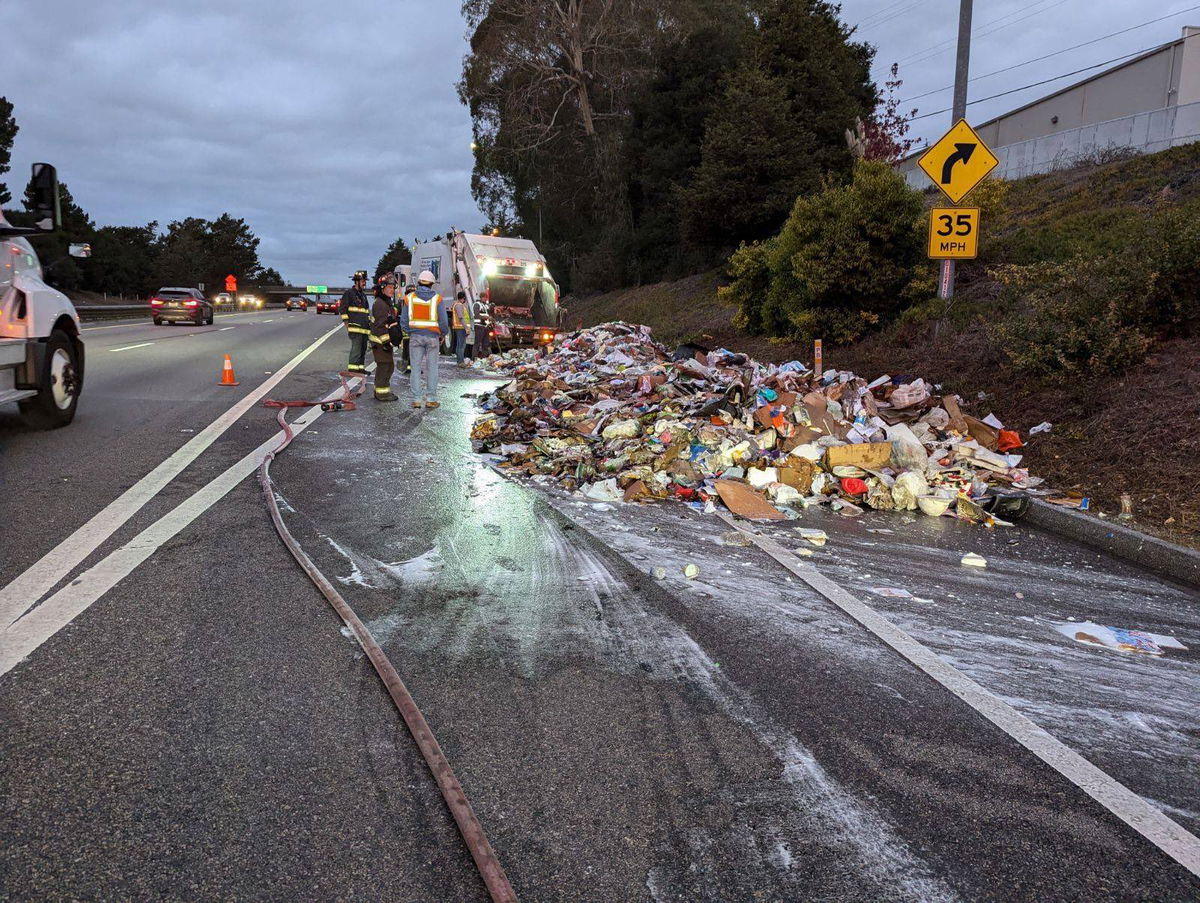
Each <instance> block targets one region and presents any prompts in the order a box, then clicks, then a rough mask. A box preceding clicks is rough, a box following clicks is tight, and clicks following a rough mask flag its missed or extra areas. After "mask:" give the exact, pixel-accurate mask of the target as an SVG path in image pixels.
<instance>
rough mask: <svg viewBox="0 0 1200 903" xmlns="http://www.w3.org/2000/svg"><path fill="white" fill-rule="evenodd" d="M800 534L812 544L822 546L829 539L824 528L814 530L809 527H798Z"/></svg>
mask: <svg viewBox="0 0 1200 903" xmlns="http://www.w3.org/2000/svg"><path fill="white" fill-rule="evenodd" d="M799 530H800V536H801V537H802V538H803V539H807V540H808V541H809V542H811V543H812V544H813V545H814V546H823V545H825V542H826V541H827V540H828V539H829V537H828V536H827V535H826V533H825V531H824V530H814V529H812V528H810V527H800V528H799Z"/></svg>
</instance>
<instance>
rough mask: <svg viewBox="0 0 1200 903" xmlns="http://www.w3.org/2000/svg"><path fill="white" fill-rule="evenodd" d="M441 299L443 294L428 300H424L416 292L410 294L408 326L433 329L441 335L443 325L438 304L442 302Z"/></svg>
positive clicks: (410, 327)
mask: <svg viewBox="0 0 1200 903" xmlns="http://www.w3.org/2000/svg"><path fill="white" fill-rule="evenodd" d="M441 300H442V296H441V295H434V296H433V297H432V298H430V299H429V300H428V301H425V300H422V299H421V297H420V296H418V295H417V293H416V292H413V293H412V294H411V295H409V296H408V328H409V329H432V330H433V331H434V332H436V333H438V334H439V335H440V334H441V332H442V327H441V324H440V323H439V322H438V304H440V303H441Z"/></svg>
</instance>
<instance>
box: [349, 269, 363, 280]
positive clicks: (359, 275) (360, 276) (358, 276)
mask: <svg viewBox="0 0 1200 903" xmlns="http://www.w3.org/2000/svg"><path fill="white" fill-rule="evenodd" d="M359 279H361V280H362V281H363V282H366V281H367V271H366V270H355V271H354V275H353V276H351V277H350V281H351V282H357V281H358V280H359Z"/></svg>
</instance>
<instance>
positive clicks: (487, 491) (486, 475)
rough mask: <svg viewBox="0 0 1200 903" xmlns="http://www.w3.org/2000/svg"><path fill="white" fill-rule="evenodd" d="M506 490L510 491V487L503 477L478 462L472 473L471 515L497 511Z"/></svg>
mask: <svg viewBox="0 0 1200 903" xmlns="http://www.w3.org/2000/svg"><path fill="white" fill-rule="evenodd" d="M506 489H509V485H508V483H507V482H506V481H505V480H504V479H503V478H502V477H500V476H498V475H497V474H495V473H493V472H492V470H491V469H490V468H489V467H488V466H487V465H486V464H484V463H483V462H479V461H476V462H475V463H474V466H473V467H472V472H471V489H470V493H469V494H470V502H471V513H472V514H473V515H475V514H486V513H488V512H490V511H495V510H496V506H497V505H498V504H499V503H500V499H501V498H502V497H503V495H504V492H505V490H506ZM509 491H511V489H510V490H509Z"/></svg>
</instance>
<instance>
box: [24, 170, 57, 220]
mask: <svg viewBox="0 0 1200 903" xmlns="http://www.w3.org/2000/svg"><path fill="white" fill-rule="evenodd" d="M29 185H30V187H31V189H32V193H33V228H34V229H36V230H37V231H38V232H56V231H57V230H58V229H60V228H61V227H62V207H61V206H60V204H59V201H58V173H57V172H56V171H55V169H54V167H53V166H51V165H50V164H49V163H34V164H33V178H31V179H30V181H29Z"/></svg>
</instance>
